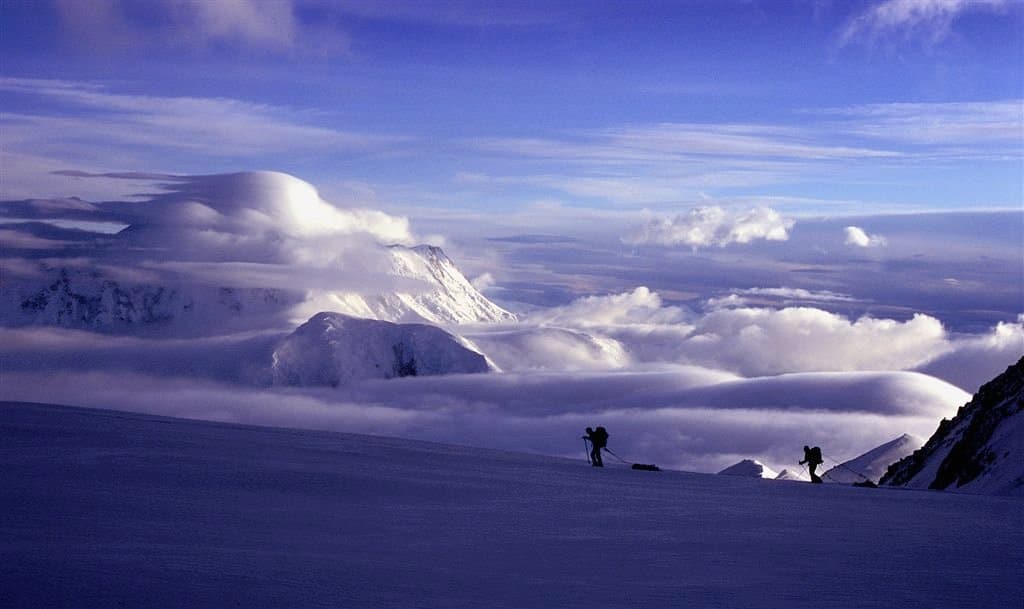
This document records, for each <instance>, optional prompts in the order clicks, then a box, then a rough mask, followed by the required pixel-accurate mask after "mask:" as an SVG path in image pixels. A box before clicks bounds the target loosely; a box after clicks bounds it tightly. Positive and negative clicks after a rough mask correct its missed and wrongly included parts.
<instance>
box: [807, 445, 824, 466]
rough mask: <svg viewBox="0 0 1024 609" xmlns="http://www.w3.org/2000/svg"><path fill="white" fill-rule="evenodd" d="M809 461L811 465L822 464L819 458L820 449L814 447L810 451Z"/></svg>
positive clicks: (822, 461)
mask: <svg viewBox="0 0 1024 609" xmlns="http://www.w3.org/2000/svg"><path fill="white" fill-rule="evenodd" d="M809 461H810V462H811V463H824V462H825V461H824V460H822V458H821V448H819V447H817V446H815V447H814V448H812V449H811V458H810V459H809Z"/></svg>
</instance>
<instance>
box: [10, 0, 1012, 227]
mask: <svg viewBox="0 0 1024 609" xmlns="http://www.w3.org/2000/svg"><path fill="white" fill-rule="evenodd" d="M0 15H2V20H3V23H2V27H3V30H4V36H3V37H2V40H0V51H2V55H3V58H4V59H3V62H2V64H0V71H2V76H3V79H4V80H3V84H2V85H0V105H2V108H3V117H2V125H3V129H2V132H0V138H2V139H0V145H2V146H3V153H4V165H5V171H4V173H5V179H4V184H3V191H4V192H3V193H2V194H3V196H4V198H16V197H27V196H53V195H63V196H68V195H74V194H78V195H81V196H88V195H90V194H96V195H102V194H109V195H110V196H113V195H114V194H117V193H118V189H121V190H123V189H124V188H125V184H124V183H123V182H111V183H103V182H102V181H97V180H91V181H88V183H83V181H82V180H72V179H69V178H68V177H67V176H54V175H52V173H51V172H53V171H58V170H81V171H90V172H121V171H153V172H170V173H210V172H221V171H237V170H248V169H275V170H280V171H285V172H288V173H292V174H294V175H296V176H299V177H301V178H302V179H305V180H307V181H309V182H311V183H313V184H315V185H316V186H317V187H318V188H320V190H321V192H323V193H324V195H325V197H326V198H328V200H331V201H334V202H337V203H340V204H354V205H371V206H374V207H378V208H382V209H388V210H394V211H397V212H400V213H406V214H408V215H411V216H415V215H416V214H417V213H425V210H427V209H431V210H437V209H442V210H443V209H460V208H461V209H473V210H481V209H485V210H490V211H493V212H494V213H496V214H505V213H510V212H513V211H517V210H523V209H527V208H529V207H530V206H531V205H536V204H538V203H543V204H553V203H554V204H558V205H560V206H567V207H570V208H575V209H583V208H586V209H599V210H609V209H611V210H639V209H652V210H658V211H663V212H667V213H677V212H680V211H684V210H686V209H688V208H690V207H692V206H694V205H697V204H708V203H709V202H712V203H716V204H722V205H754V204H756V205H767V206H771V207H772V208H774V209H779V210H782V211H784V212H787V213H790V214H796V215H817V214H835V213H851V212H854V211H857V212H863V211H865V210H870V211H877V212H885V211H907V210H929V209H988V208H1001V209H1019V208H1020V206H1021V202H1022V195H1021V163H1022V161H1021V158H1022V154H1021V151H1022V138H1024V118H1022V116H1024V114H1022V103H1021V98H1022V90H1024V73H1022V70H1024V54H1022V40H1024V6H1022V5H1021V3H1019V2H1000V1H996V0H993V1H991V2H990V1H985V0H978V1H973V2H968V1H963V2H961V1H957V0H951V1H948V2H939V1H937V0H889V1H885V2H810V1H808V2H796V1H794V2H754V1H751V2H698V1H693V2H637V3H617V2H610V3H601V2H525V1H524V2H514V3H508V2H388V3H374V2H328V1H323V2H320V1H314V0H308V1H307V0H292V1H281V2H250V1H238V2H232V3H228V2H217V3H202V2H175V1H171V0H166V1H156V2H133V1H129V0H104V1H97V2H90V3H82V2H78V1H77V0H55V1H54V2H17V1H15V2H6V3H5V4H4V6H3V9H0ZM76 189H77V190H76ZM105 189H106V190H105ZM33 190H37V191H38V192H33ZM90 191H95V192H94V193H93V192H90Z"/></svg>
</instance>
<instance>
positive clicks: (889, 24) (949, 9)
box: [840, 0, 1008, 45]
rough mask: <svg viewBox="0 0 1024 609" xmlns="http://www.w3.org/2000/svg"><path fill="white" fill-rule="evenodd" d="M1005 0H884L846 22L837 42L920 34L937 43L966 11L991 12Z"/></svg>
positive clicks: (843, 42) (1005, 3) (997, 8)
mask: <svg viewBox="0 0 1024 609" xmlns="http://www.w3.org/2000/svg"><path fill="white" fill-rule="evenodd" d="M1007 4H1008V2H1007V1H1006V0H885V1H884V2H880V3H878V4H875V5H874V6H872V7H871V8H869V9H867V10H866V11H865V12H864V13H862V14H860V15H858V16H857V17H855V18H854V19H852V20H851V21H850V22H849V23H847V25H846V27H845V28H844V29H843V31H842V33H841V34H840V43H841V44H844V45H845V44H848V43H850V42H852V41H855V40H858V39H867V40H869V41H871V40H875V39H877V38H878V37H880V36H883V35H886V34H900V33H901V34H903V35H904V36H906V37H910V36H911V35H920V36H922V37H924V38H926V39H927V40H928V41H929V42H938V41H940V40H942V39H943V38H945V37H946V36H948V35H949V33H950V31H951V30H952V27H953V22H954V21H955V20H956V19H957V18H958V17H959V16H960V15H961V14H963V13H966V12H970V11H993V10H999V9H1001V8H1002V7H1004V6H1006V5H1007Z"/></svg>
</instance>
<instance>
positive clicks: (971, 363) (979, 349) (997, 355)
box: [917, 314, 1024, 393]
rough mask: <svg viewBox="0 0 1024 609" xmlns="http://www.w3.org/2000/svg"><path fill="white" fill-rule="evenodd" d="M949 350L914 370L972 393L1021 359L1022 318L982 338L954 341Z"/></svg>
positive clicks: (1023, 349)
mask: <svg viewBox="0 0 1024 609" xmlns="http://www.w3.org/2000/svg"><path fill="white" fill-rule="evenodd" d="M952 347H953V349H952V350H951V351H949V352H948V353H945V354H942V355H940V356H938V357H936V358H935V359H933V360H931V361H928V362H927V363H925V364H924V365H922V366H920V367H918V368H917V369H918V370H920V371H921V372H924V373H926V374H931V375H933V376H936V377H938V378H941V379H945V380H947V381H949V382H950V383H953V384H954V385H957V386H958V387H960V388H961V389H964V390H965V391H969V392H971V393H973V392H975V391H977V390H978V388H979V387H980V386H981V385H982V384H983V383H985V382H987V381H989V380H991V379H992V378H994V377H995V376H996V375H997V374H1000V373H1002V372H1003V371H1004V370H1005V369H1006V367H1007V366H1009V365H1011V364H1013V363H1014V362H1016V361H1017V359H1019V358H1020V357H1021V355H1024V314H1021V315H1018V316H1017V321H1016V322H1000V323H998V324H996V326H995V327H994V328H993V329H992V330H991V331H990V332H988V333H986V334H980V335H969V336H959V337H955V338H954V339H953V340H952Z"/></svg>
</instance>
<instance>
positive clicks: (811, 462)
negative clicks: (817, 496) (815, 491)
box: [800, 446, 825, 484]
mask: <svg viewBox="0 0 1024 609" xmlns="http://www.w3.org/2000/svg"><path fill="white" fill-rule="evenodd" d="M824 462H825V461H824V460H823V459H822V458H821V449H820V448H818V447H817V446H815V447H814V448H810V447H808V446H804V460H803V461H801V462H800V465H803V464H804V463H806V464H807V471H808V472H809V473H810V474H811V482H814V483H816V484H821V478H820V477H818V474H816V473H814V470H815V469H817V467H818V466H819V465H821V464H822V463H824Z"/></svg>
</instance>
